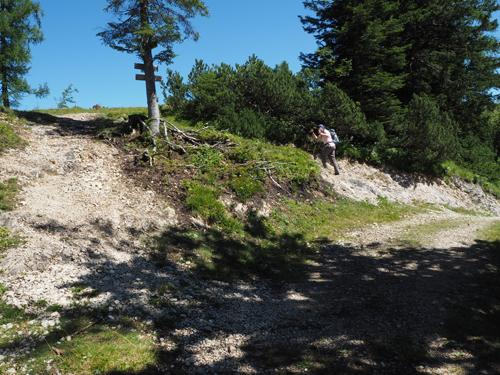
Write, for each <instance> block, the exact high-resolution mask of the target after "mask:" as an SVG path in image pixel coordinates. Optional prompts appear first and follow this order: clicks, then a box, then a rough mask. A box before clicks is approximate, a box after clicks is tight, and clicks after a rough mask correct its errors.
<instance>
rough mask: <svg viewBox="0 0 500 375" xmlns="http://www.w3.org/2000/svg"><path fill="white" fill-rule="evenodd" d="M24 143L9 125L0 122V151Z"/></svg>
mask: <svg viewBox="0 0 500 375" xmlns="http://www.w3.org/2000/svg"><path fill="white" fill-rule="evenodd" d="M22 145H24V141H23V139H22V138H21V137H20V136H19V135H17V133H16V132H15V130H14V128H13V127H12V126H11V125H8V124H5V123H3V122H0V153H2V152H5V151H6V150H8V149H11V148H17V147H21V146H22Z"/></svg>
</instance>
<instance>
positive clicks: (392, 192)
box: [321, 160, 500, 215]
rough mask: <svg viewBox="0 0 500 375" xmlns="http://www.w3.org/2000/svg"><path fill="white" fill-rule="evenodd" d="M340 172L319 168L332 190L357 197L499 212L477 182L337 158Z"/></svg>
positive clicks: (496, 201) (496, 202)
mask: <svg viewBox="0 0 500 375" xmlns="http://www.w3.org/2000/svg"><path fill="white" fill-rule="evenodd" d="M339 164H340V168H341V170H342V173H341V174H340V175H338V176H336V175H334V171H333V168H332V167H330V166H328V167H327V168H322V171H321V177H322V178H323V179H324V180H325V181H327V182H329V183H330V184H331V186H332V188H333V190H334V191H335V192H336V193H338V194H340V195H342V196H345V197H348V198H351V199H354V200H357V201H364V200H366V201H369V202H371V203H377V201H378V199H379V198H386V199H388V200H389V201H392V202H400V203H413V202H424V203H431V204H437V205H443V206H450V207H454V208H466V209H478V208H482V209H484V210H487V211H489V212H492V213H493V214H495V215H500V203H499V201H498V200H497V199H496V198H495V197H493V196H492V195H490V194H487V193H485V192H484V191H483V190H482V189H481V187H479V186H478V185H474V184H470V183H467V182H464V181H459V180H457V181H456V182H454V183H452V184H449V183H446V182H445V181H444V180H442V179H439V178H430V177H424V176H421V175H417V174H410V173H402V172H398V173H396V172H393V171H389V170H383V169H379V168H375V167H372V166H369V165H366V164H361V163H357V162H352V161H348V160H340V162H339Z"/></svg>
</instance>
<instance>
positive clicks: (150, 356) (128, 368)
mask: <svg viewBox="0 0 500 375" xmlns="http://www.w3.org/2000/svg"><path fill="white" fill-rule="evenodd" d="M2 308H3V306H2V304H1V303H0V309H2ZM0 311H2V310H0ZM6 311H7V313H8V314H9V316H8V319H7V320H4V321H5V322H8V323H11V324H12V328H11V329H8V330H7V331H6V332H4V334H3V335H2V338H0V345H2V346H4V347H8V346H14V347H15V345H19V344H21V341H23V340H26V339H29V336H30V334H28V333H27V332H28V331H30V332H32V333H33V334H34V335H35V336H36V335H38V334H41V333H42V332H43V331H44V328H42V327H41V326H40V325H39V321H38V322H36V323H33V321H34V320H31V319H34V318H36V317H35V316H30V315H26V314H24V313H23V312H22V311H21V310H19V309H15V308H10V307H9V308H8V309H7V310H6ZM29 320H31V323H30V321H29ZM19 333H22V334H21V336H19ZM44 336H46V339H44V340H41V341H40V339H37V342H38V344H37V345H36V346H35V349H34V350H33V351H32V352H30V353H24V354H23V355H21V356H19V357H17V358H16V359H15V361H14V363H10V364H8V365H1V364H0V373H3V372H2V371H6V370H7V368H14V369H17V370H19V369H21V368H26V370H27V371H28V372H29V373H34V374H53V373H55V371H56V369H57V370H58V372H61V373H63V374H79V375H80V374H81V375H84V374H89V375H90V374H105V373H110V372H114V371H116V372H118V371H120V372H123V373H133V372H140V371H141V370H144V369H146V368H149V367H152V366H154V364H155V361H156V359H157V358H156V350H155V344H154V339H153V336H152V335H151V334H149V333H148V331H147V330H145V329H144V327H143V326H142V325H141V324H140V323H136V322H132V321H131V320H130V319H122V320H121V321H117V322H116V323H114V324H108V323H96V321H94V320H92V319H90V318H89V317H71V318H65V317H62V318H61V323H60V324H59V325H56V326H54V327H50V328H49V332H48V335H46V334H45V335H44ZM67 337H70V340H68V339H67ZM48 364H50V366H48Z"/></svg>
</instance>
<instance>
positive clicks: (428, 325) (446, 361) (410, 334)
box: [9, 114, 500, 375]
mask: <svg viewBox="0 0 500 375" xmlns="http://www.w3.org/2000/svg"><path fill="white" fill-rule="evenodd" d="M29 116H31V114H29ZM47 116H50V115H47ZM51 117H52V116H51ZM26 118H28V115H26ZM28 119H29V120H30V121H34V122H36V123H45V122H44V121H47V122H46V123H53V122H60V119H56V120H55V121H54V119H53V118H48V117H41V118H39V119H38V118H35V119H33V118H31V119H30V118H28ZM78 123H79V124H78ZM64 124H67V125H68V126H65V125H64ZM92 124H94V125H92ZM61 131H63V132H64V131H68V132H78V133H80V134H96V133H95V132H96V127H95V122H89V123H83V122H77V123H71V122H68V123H66V122H63V123H62V130H61ZM94 225H95V226H96V227H98V228H99V229H100V230H102V231H103V232H104V233H107V234H109V235H112V233H113V228H112V226H110V225H109V224H108V223H94ZM49 229H50V230H53V231H60V230H63V228H59V227H58V226H57V225H56V224H53V223H52V224H51V225H50V226H49ZM131 231H132V232H133V229H131ZM264 237H265V236H264ZM266 239H267V240H269V241H271V239H269V238H263V240H266ZM157 241H158V243H161V246H160V247H158V249H159V251H161V252H163V254H161V253H160V254H158V253H155V254H152V255H154V256H152V257H151V259H145V258H144V257H140V256H135V257H133V258H132V260H131V261H130V262H127V263H118V264H117V263H113V262H111V261H110V260H108V259H103V258H102V257H101V256H100V255H99V253H95V254H94V255H93V257H94V258H93V259H92V262H90V261H89V262H90V263H89V268H90V269H91V270H92V272H91V273H90V274H88V275H86V276H84V277H82V278H81V279H80V280H78V284H80V285H83V286H86V287H89V288H90V289H91V290H93V291H96V293H99V294H103V293H106V294H107V295H108V299H109V300H110V301H114V300H120V301H126V303H125V309H124V310H123V311H122V313H121V314H122V316H124V317H127V316H129V315H140V316H142V318H143V319H150V318H151V319H152V320H153V325H154V332H155V334H156V335H157V336H158V338H162V339H164V340H165V341H167V342H169V343H170V344H171V345H168V346H167V347H166V346H162V345H158V347H157V351H156V353H155V355H156V358H155V363H154V364H153V365H151V366H149V367H148V368H145V369H143V370H141V371H139V372H135V374H136V375H139V374H157V373H173V374H185V373H218V374H220V373H237V372H244V371H245V370H246V369H249V368H253V369H255V371H256V372H257V373H275V372H278V373H280V372H281V373H290V372H295V373H301V372H302V373H303V372H306V371H307V372H308V373H317V374H373V373H379V374H418V373H425V372H428V373H429V372H430V373H432V372H435V373H445V372H448V373H460V371H461V372H463V373H471V374H476V373H477V374H495V373H498V372H500V323H499V322H500V278H499V266H500V253H499V250H500V243H499V242H498V241H497V242H484V241H476V242H475V243H474V244H473V245H471V246H469V247H463V248H452V249H435V248H416V247H403V248H398V249H392V248H385V247H384V246H381V245H379V244H375V245H374V246H370V247H367V248H357V247H348V246H333V245H325V244H323V245H322V246H321V249H322V250H321V252H320V253H319V254H317V255H315V256H314V257H313V258H314V262H308V263H307V265H306V266H305V267H304V268H303V269H301V270H300V271H299V269H298V268H293V269H292V270H293V272H292V274H291V277H287V281H286V282H283V281H281V282H277V281H276V278H269V277H265V274H263V273H262V272H261V271H260V270H261V268H262V267H258V266H259V262H260V263H262V264H261V265H262V266H267V265H266V264H265V262H271V263H273V262H275V263H274V266H273V267H271V270H272V269H275V268H276V267H277V266H279V263H280V262H285V261H287V259H289V258H287V257H286V255H287V252H288V251H292V250H293V253H294V254H297V253H299V254H300V253H303V254H310V250H311V249H310V248H308V247H307V244H306V243H305V242H304V241H302V239H300V238H296V237H295V238H294V237H293V236H292V237H290V236H275V237H274V238H272V243H274V244H277V245H274V246H271V245H269V243H267V244H266V243H265V242H263V243H259V242H252V243H249V242H248V241H245V240H235V239H229V238H227V237H226V236H225V235H224V234H223V233H220V232H217V231H205V232H203V231H201V232H199V235H198V236H197V237H195V238H193V235H192V232H191V231H186V230H184V229H181V228H172V229H170V230H168V231H166V232H165V233H163V234H162V235H161V236H159V237H158V238H157ZM301 246H302V248H301ZM205 248H208V249H210V251H209V252H208V254H207V253H206V252H204V251H203V249H205ZM249 249H250V250H249ZM197 251H201V252H199V253H197ZM169 252H172V253H176V254H177V255H178V259H177V260H175V261H174V260H172V259H171V257H169V256H167V255H168V253H169ZM183 252H186V254H189V255H190V256H193V257H196V256H198V257H203V256H204V255H203V254H205V256H207V257H209V258H210V262H209V264H210V273H209V274H207V273H206V272H202V273H200V272H198V271H197V270H196V268H194V269H193V268H190V267H185V266H183V265H182V262H183V257H184V254H183ZM248 252H249V253H248ZM266 252H267V254H266ZM242 253H245V254H246V255H245V256H240V255H241V254H242ZM276 253H279V254H278V255H279V256H276ZM197 254H198V255H197ZM200 254H201V255H200ZM283 255H285V257H283ZM158 256H161V258H162V261H161V262H157V261H158ZM234 257H236V259H237V262H236V261H235V259H234ZM193 259H194V258H193ZM245 259H247V262H248V268H246V267H245ZM151 262H157V268H156V269H155V268H151V267H150V266H148V267H146V264H150V263H151ZM194 263H195V264H196V262H194ZM96 264H98V266H96ZM235 264H237V266H238V267H239V268H240V269H241V270H245V269H246V270H247V272H242V274H245V278H244V280H240V279H238V278H237V277H234V275H233V276H232V277H230V278H228V277H227V276H228V274H227V273H228V267H229V270H230V267H231V266H232V265H235ZM252 267H257V268H255V269H254V268H252ZM264 269H265V270H266V271H269V269H266V267H264ZM221 275H223V276H224V277H218V276H221ZM293 276H296V277H293ZM217 279H222V280H217ZM67 287H70V286H67ZM141 289H149V290H150V291H151V293H152V294H151V297H150V298H149V299H148V300H144V299H142V300H141V299H140V298H138V297H137V296H138V294H137V291H138V290H141ZM64 314H65V315H66V317H67V318H68V319H70V320H71V319H72V318H73V317H75V316H78V317H80V318H82V317H87V318H88V320H91V321H98V322H107V321H108V319H109V310H108V309H107V308H104V309H102V310H98V311H93V310H82V309H81V308H80V307H77V308H75V309H69V310H67V311H65V312H64ZM115 319H116V317H115ZM70 328H71V327H67V329H66V331H65V332H64V333H63V332H59V333H54V334H53V335H52V336H50V337H49V338H48V339H47V340H48V342H49V343H51V344H52V345H53V344H54V343H55V342H57V341H58V340H59V339H60V338H61V337H62V336H63V335H64V334H67V331H68V330H69V331H70V332H71V329H70ZM75 329H76V328H75ZM73 332H74V331H73ZM16 345H17V343H13V344H11V347H9V349H15V346H16ZM40 345H41V346H43V345H46V343H45V342H43V343H41V344H40ZM130 373H131V372H126V371H125V372H123V371H122V372H120V371H112V372H108V374H130Z"/></svg>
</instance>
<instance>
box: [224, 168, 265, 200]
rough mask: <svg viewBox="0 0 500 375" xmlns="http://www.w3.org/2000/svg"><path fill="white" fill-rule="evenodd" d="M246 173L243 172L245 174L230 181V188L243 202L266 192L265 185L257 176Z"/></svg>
mask: <svg viewBox="0 0 500 375" xmlns="http://www.w3.org/2000/svg"><path fill="white" fill-rule="evenodd" d="M245 172H246V171H245ZM245 172H243V174H239V175H236V176H233V177H232V178H231V179H230V180H229V187H230V188H231V190H232V191H233V192H234V193H235V194H236V197H237V198H238V199H239V200H240V201H242V202H245V201H247V200H248V199H250V198H252V197H253V196H254V195H256V194H258V193H261V192H263V191H264V185H263V184H262V182H261V181H260V180H259V179H257V178H256V177H255V176H251V175H249V174H247V173H245Z"/></svg>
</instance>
